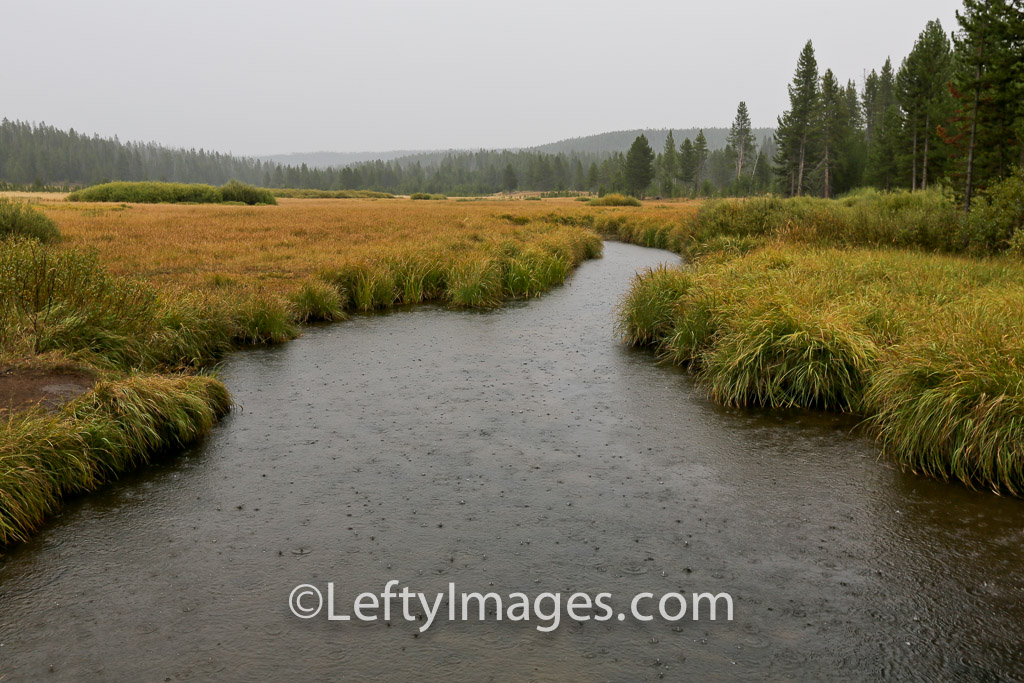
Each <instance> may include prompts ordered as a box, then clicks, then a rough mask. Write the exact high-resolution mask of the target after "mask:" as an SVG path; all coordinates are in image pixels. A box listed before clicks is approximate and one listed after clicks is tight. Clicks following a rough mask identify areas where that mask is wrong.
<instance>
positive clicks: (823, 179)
mask: <svg viewBox="0 0 1024 683" xmlns="http://www.w3.org/2000/svg"><path fill="white" fill-rule="evenodd" d="M1021 64H1024V0H964V7H963V10H962V11H961V12H958V13H957V30H956V32H955V33H953V34H952V35H948V34H947V33H946V32H945V30H944V29H943V27H942V26H941V24H940V23H939V22H938V21H930V22H928V23H927V25H926V26H925V28H924V30H923V31H922V32H921V34H920V36H919V37H918V40H917V42H916V43H915V45H914V48H913V50H912V51H911V53H910V54H909V55H908V56H907V57H906V58H905V59H904V60H903V61H902V63H901V64H900V66H899V68H898V69H897V68H894V67H893V64H892V62H891V60H886V62H885V64H884V65H882V66H881V68H880V69H873V70H872V71H871V72H870V74H869V75H868V76H867V77H866V79H865V81H864V83H863V84H862V87H861V88H860V89H859V90H858V88H857V86H856V85H855V84H854V82H853V81H847V82H846V83H845V84H844V83H842V82H841V81H840V79H839V78H838V77H837V76H836V75H835V74H834V73H833V72H832V71H831V69H826V70H825V72H824V73H823V74H822V73H821V72H820V71H819V68H818V63H817V60H816V58H815V53H814V46H813V44H812V43H811V42H810V41H808V43H807V44H806V45H805V46H804V48H803V50H802V51H801V53H800V56H799V59H798V61H797V68H796V73H795V74H794V77H793V80H792V83H791V84H790V86H789V100H790V102H789V108H788V109H787V110H786V111H785V112H784V113H783V114H782V115H781V116H779V117H778V127H777V129H776V130H775V132H774V134H773V135H771V136H768V135H761V139H760V140H758V139H756V138H757V133H758V132H759V131H758V129H755V128H752V127H751V122H750V112H749V111H748V109H747V106H746V104H745V103H743V102H740V103H739V106H738V107H737V112H736V118H735V120H734V121H733V123H732V125H731V127H730V128H729V129H728V132H727V133H725V139H724V146H722V135H721V132H722V131H721V129H713V130H712V129H709V131H708V132H709V133H713V134H712V136H711V137H712V138H713V140H712V141H711V142H717V143H718V146H717V147H716V145H715V144H711V143H709V137H708V134H706V133H705V131H703V130H698V131H697V133H696V134H694V135H693V136H692V137H690V135H689V134H688V135H686V136H685V137H684V139H683V140H681V141H680V140H677V139H676V138H675V136H674V135H673V134H672V132H671V131H669V132H668V133H667V135H666V136H665V138H664V145H663V146H661V148H660V149H658V150H652V149H651V148H650V145H649V143H648V142H647V138H646V137H645V136H644V135H643V134H641V135H639V136H637V137H636V142H635V143H634V145H636V143H639V142H641V141H642V142H643V145H641V147H642V148H641V149H637V150H634V149H631V150H630V153H629V154H624V153H621V152H608V151H579V150H574V151H567V152H563V151H557V152H555V153H548V152H545V151H541V150H537V149H534V150H518V151H510V150H480V151H475V152H449V153H443V154H438V153H430V154H417V155H409V156H405V157H401V158H398V159H392V160H390V161H381V160H378V161H367V162H361V163H354V164H350V165H347V166H344V167H331V168H316V167H309V166H307V165H306V164H300V165H287V164H281V163H278V162H274V161H264V160H260V159H252V158H239V157H234V156H231V155H227V154H220V153H217V152H207V151H204V150H201V149H200V150H198V151H197V150H194V149H192V150H185V149H169V148H166V147H162V146H160V145H155V144H152V143H150V144H141V143H122V142H120V141H119V140H118V139H117V138H100V137H98V136H92V137H89V136H86V135H80V134H78V133H76V132H75V131H74V130H70V131H67V132H65V131H61V130H57V129H55V128H53V127H52V126H46V125H38V126H35V125H31V124H28V123H23V122H18V121H8V120H6V119H4V120H3V121H2V123H0V182H3V181H6V183H13V184H15V185H22V186H25V185H31V184H35V185H37V186H39V185H59V186H81V185H91V184H94V183H98V182H103V181H109V180H134V181H139V180H156V181H172V182H193V183H194V182H200V183H209V184H214V185H221V184H223V183H225V182H227V181H228V180H230V179H238V180H241V181H243V182H247V183H251V184H254V185H260V186H263V187H268V188H300V189H315V190H323V191H332V192H338V191H345V190H374V191H379V192H389V193H395V194H412V193H416V192H425V193H430V194H447V195H480V194H492V193H495V192H509V191H514V190H533V191H541V192H561V191H590V192H597V193H599V194H603V193H604V192H627V193H630V194H634V195H637V196H642V195H652V196H712V195H749V194H760V193H765V192H775V193H778V194H782V195H786V196H801V195H814V196H822V197H833V196H835V195H838V194H840V193H844V192H847V191H849V190H850V189H853V188H855V187H862V186H872V187H875V188H878V189H883V190H890V189H897V188H908V189H927V188H928V187H929V186H930V185H933V184H935V183H936V182H943V183H944V184H947V185H949V186H950V187H952V188H954V190H955V191H956V192H957V193H958V194H959V195H960V197H961V198H962V199H963V202H964V206H965V207H968V206H969V205H970V203H971V198H972V196H973V195H974V194H975V192H976V191H977V190H978V189H983V188H985V187H987V186H988V185H990V184H991V183H992V182H993V181H995V180H998V179H1000V178H1004V177H1006V176H1007V175H1008V174H1009V173H1010V171H1011V169H1012V168H1013V167H1014V166H1015V165H1020V164H1021V163H1022V162H1024V123H1022V122H1024V69H1022V68H1021ZM762 130H763V129H762ZM614 135H617V134H614ZM658 135H659V137H658V141H659V142H660V140H661V138H660V131H659V132H658ZM600 137H602V136H595V139H596V138H600ZM588 140H590V139H589V138H584V139H582V141H588ZM557 144H563V143H557ZM553 149H554V148H553ZM559 149H560V148H559ZM630 154H633V155H634V158H632V159H630ZM636 154H639V156H636ZM641 166H642V168H641Z"/></svg>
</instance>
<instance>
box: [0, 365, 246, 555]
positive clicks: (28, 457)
mask: <svg viewBox="0 0 1024 683" xmlns="http://www.w3.org/2000/svg"><path fill="white" fill-rule="evenodd" d="M229 405H230V397H229V396H228V393H227V390H226V389H225V388H224V386H223V384H221V383H220V382H219V381H217V380H216V379H214V378H212V377H207V376H181V377H159V376H135V377H129V378H126V379H123V380H118V381H106V382H100V383H99V384H97V385H96V387H95V388H94V389H93V391H91V392H89V393H88V394H86V395H85V396H82V397H81V398H79V399H77V400H75V401H73V402H72V403H70V404H68V405H66V406H64V408H62V409H61V410H60V411H59V412H58V413H56V414H50V413H47V412H45V411H42V410H35V411H30V412H23V413H16V414H14V415H11V416H9V417H8V418H7V419H6V421H4V422H0V546H2V545H5V544H8V543H12V542H16V541H23V540H25V539H27V538H28V537H29V535H30V534H31V532H32V531H33V530H35V529H36V528H38V526H39V525H40V524H41V523H42V522H43V520H44V519H45V518H46V516H47V515H48V514H50V513H52V512H53V511H54V510H55V509H56V508H57V507H58V506H59V504H60V501H61V499H62V498H63V497H64V496H67V495H69V494H73V493H79V492H83V491H89V490H93V489H95V488H96V487H98V486H100V485H102V484H103V483H104V482H106V481H109V480H111V479H114V478H116V477H117V476H118V475H119V474H121V473H122V472H125V471H127V470H129V469H132V468H134V467H137V466H139V465H141V464H143V463H145V462H147V461H148V460H149V459H150V458H151V457H153V456H155V455H157V454H159V453H161V452H165V451H173V450H176V449H180V448H182V447H184V446H187V445H189V444H191V443H194V442H195V441H196V440H198V439H200V438H201V437H202V436H203V435H204V434H206V433H207V432H208V431H209V430H210V429H211V428H212V426H213V425H214V423H215V422H216V421H217V419H218V418H219V417H220V416H221V415H223V414H224V413H225V412H226V411H227V410H228V407H229Z"/></svg>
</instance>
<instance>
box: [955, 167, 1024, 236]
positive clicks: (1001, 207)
mask: <svg viewBox="0 0 1024 683" xmlns="http://www.w3.org/2000/svg"><path fill="white" fill-rule="evenodd" d="M962 240H963V243H964V244H965V246H966V247H967V248H969V249H970V250H971V251H973V252H976V253H991V252H997V251H1004V250H1007V249H1009V250H1012V251H1014V252H1018V253H1020V252H1024V170H1020V169H1018V170H1017V171H1016V172H1014V174H1013V175H1012V176H1010V177H1009V178H1006V179H1005V180H1002V181H1000V182H998V183H996V184H995V185H993V186H992V187H990V188H988V190H987V191H986V192H985V193H984V195H982V196H981V197H979V198H978V200H977V201H976V202H975V203H974V205H973V206H972V207H971V213H970V215H969V216H968V218H967V221H966V226H965V229H964V234H963V237H962Z"/></svg>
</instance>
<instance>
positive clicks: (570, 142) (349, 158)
mask: <svg viewBox="0 0 1024 683" xmlns="http://www.w3.org/2000/svg"><path fill="white" fill-rule="evenodd" d="M669 130H671V131H672V135H673V137H674V138H675V141H676V145H677V146H678V145H679V143H681V142H682V141H683V140H684V139H685V138H690V139H691V140H692V139H694V138H695V137H697V134H698V133H699V132H700V131H701V130H702V129H700V128H673V129H669V128H634V129H632V130H617V131H611V132H607V133H597V134H596V135H585V136H581V137H577V138H567V139H565V140H559V141H557V142H549V143H546V144H543V145H536V146H534V147H521V148H498V149H509V151H526V152H541V153H544V154H573V153H575V154H579V155H585V156H587V157H597V158H600V157H604V156H607V155H609V154H613V153H615V152H622V153H625V152H626V151H628V150H629V146H630V145H631V144H633V141H634V140H635V139H636V138H637V136H638V135H640V134H643V135H646V136H647V140H648V141H649V142H650V143H651V147H653V148H654V149H655V150H656V151H659V152H660V151H661V150H662V149H663V148H664V147H665V138H667V137H668V133H669ZM703 131H704V137H705V138H707V141H708V149H709V150H712V151H713V150H716V149H723V148H724V147H725V145H726V138H727V137H728V135H729V129H728V128H704V129H703ZM752 132H753V133H754V136H755V137H756V138H757V140H758V142H759V143H760V141H761V139H762V138H764V137H765V136H771V135H772V134H774V133H775V129H774V128H754V129H753V131H752ZM475 151H477V150H475V149H447V150H420V151H417V150H392V151H388V152H308V153H304V152H295V153H291V154H271V155H266V156H260V157H258V158H259V159H262V160H263V161H273V162H275V163H279V164H288V165H294V166H300V165H302V164H306V165H307V166H309V167H310V168H331V167H333V168H341V167H343V166H349V165H351V164H358V163H362V162H366V161H377V160H380V161H397V162H398V163H399V164H400V165H401V166H403V167H405V166H408V165H409V164H412V163H415V162H417V161H418V162H419V163H420V164H421V165H423V166H436V165H437V164H439V163H440V162H441V160H442V159H444V157H445V156H448V155H450V154H462V153H466V152H475Z"/></svg>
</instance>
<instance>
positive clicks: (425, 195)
mask: <svg viewBox="0 0 1024 683" xmlns="http://www.w3.org/2000/svg"><path fill="white" fill-rule="evenodd" d="M409 199H435V200H440V199H448V197H446V196H445V195H443V194H431V193H429V192H413V193H412V194H411V195H409Z"/></svg>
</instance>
